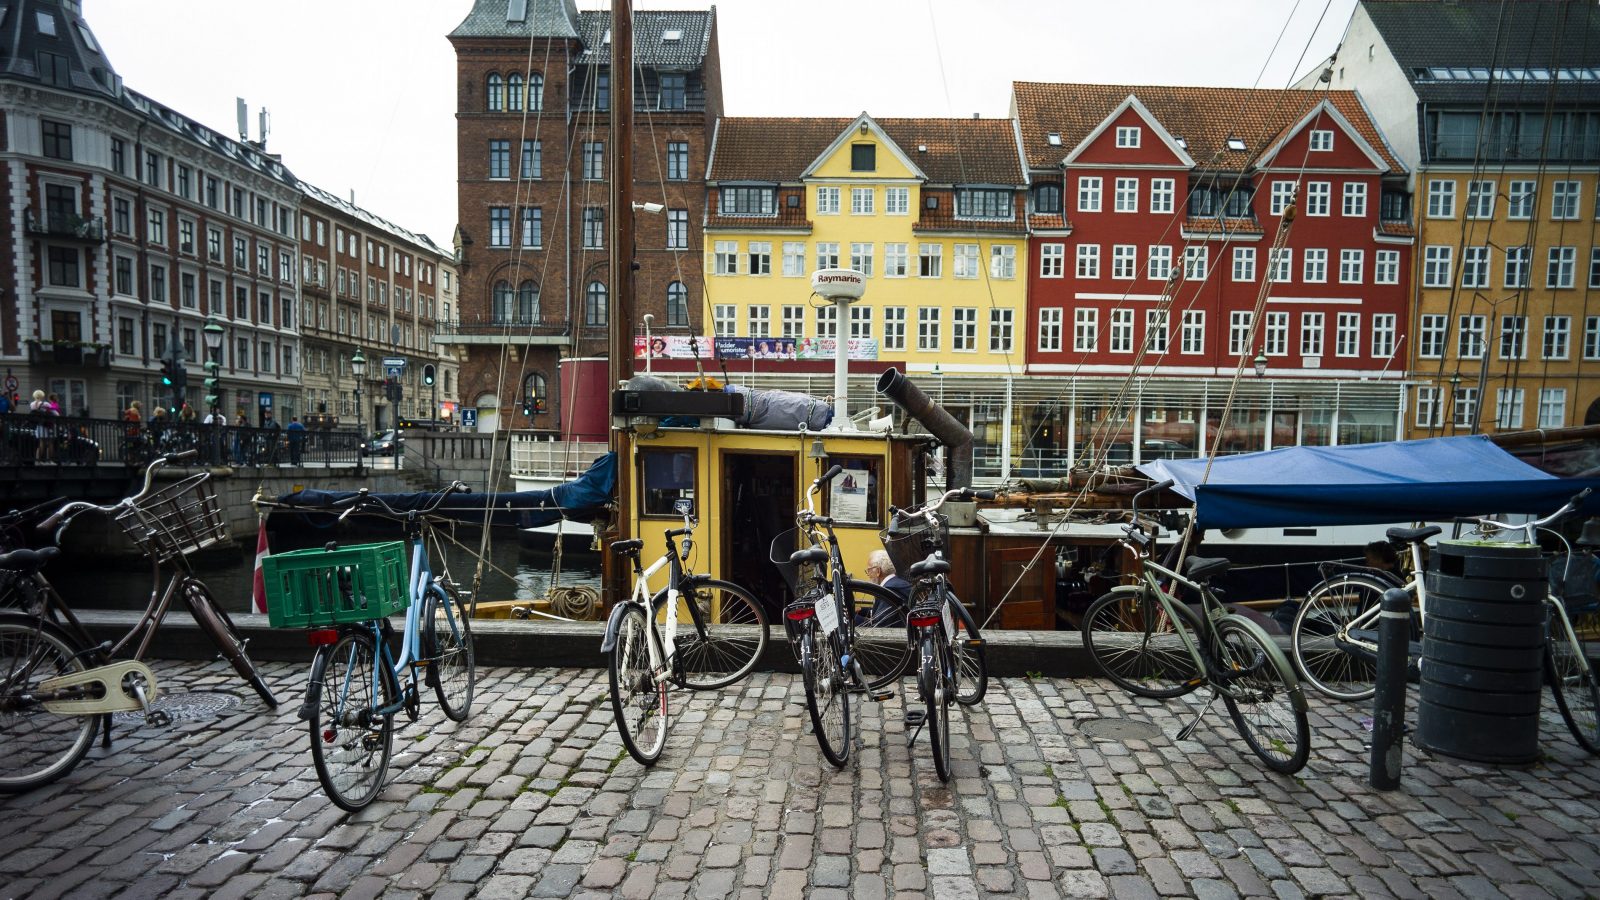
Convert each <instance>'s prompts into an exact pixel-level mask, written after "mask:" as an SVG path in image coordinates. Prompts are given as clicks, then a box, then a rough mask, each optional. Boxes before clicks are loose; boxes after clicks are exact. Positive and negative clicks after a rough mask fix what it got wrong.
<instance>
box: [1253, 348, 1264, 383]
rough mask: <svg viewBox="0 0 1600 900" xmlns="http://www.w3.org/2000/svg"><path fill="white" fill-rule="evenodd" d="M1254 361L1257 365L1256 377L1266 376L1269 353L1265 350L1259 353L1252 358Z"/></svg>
mask: <svg viewBox="0 0 1600 900" xmlns="http://www.w3.org/2000/svg"><path fill="white" fill-rule="evenodd" d="M1252 362H1253V363H1254V365H1255V367H1256V377H1257V378H1263V377H1265V376H1266V374H1267V354H1266V353H1265V352H1262V353H1257V354H1256V358H1255V359H1254V360H1252Z"/></svg>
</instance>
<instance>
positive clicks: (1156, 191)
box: [1150, 178, 1176, 213]
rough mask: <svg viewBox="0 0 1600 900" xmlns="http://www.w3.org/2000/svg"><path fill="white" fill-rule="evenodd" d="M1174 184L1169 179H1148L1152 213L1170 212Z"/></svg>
mask: <svg viewBox="0 0 1600 900" xmlns="http://www.w3.org/2000/svg"><path fill="white" fill-rule="evenodd" d="M1175 185H1176V182H1175V181H1173V179H1171V178H1152V179H1150V211H1151V212H1153V213H1169V212H1172V196H1173V193H1174V189H1175Z"/></svg>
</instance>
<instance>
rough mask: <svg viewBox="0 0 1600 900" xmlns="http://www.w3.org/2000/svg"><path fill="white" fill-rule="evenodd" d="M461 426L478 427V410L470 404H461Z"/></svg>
mask: <svg viewBox="0 0 1600 900" xmlns="http://www.w3.org/2000/svg"><path fill="white" fill-rule="evenodd" d="M461 427H462V428H477V427H478V411H477V410H476V409H474V408H473V407H471V406H463V407H462V408H461Z"/></svg>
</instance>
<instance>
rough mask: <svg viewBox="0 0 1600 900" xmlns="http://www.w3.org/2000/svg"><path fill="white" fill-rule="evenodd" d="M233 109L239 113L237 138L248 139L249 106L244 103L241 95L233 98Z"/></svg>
mask: <svg viewBox="0 0 1600 900" xmlns="http://www.w3.org/2000/svg"><path fill="white" fill-rule="evenodd" d="M233 100H234V103H235V104H236V106H235V111H236V112H237V113H238V115H239V140H240V141H248V140H250V107H249V106H247V105H245V102H244V98H243V97H235V98H233Z"/></svg>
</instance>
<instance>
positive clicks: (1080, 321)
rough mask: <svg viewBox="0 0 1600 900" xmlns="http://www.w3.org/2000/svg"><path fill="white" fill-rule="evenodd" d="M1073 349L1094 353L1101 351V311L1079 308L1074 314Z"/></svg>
mask: <svg viewBox="0 0 1600 900" xmlns="http://www.w3.org/2000/svg"><path fill="white" fill-rule="evenodd" d="M1072 349H1073V350H1076V351H1077V352H1079V353H1094V352H1095V351H1097V350H1099V349H1100V311H1099V310H1098V309H1086V308H1082V307H1080V308H1078V309H1076V310H1074V311H1073V314H1072Z"/></svg>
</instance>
